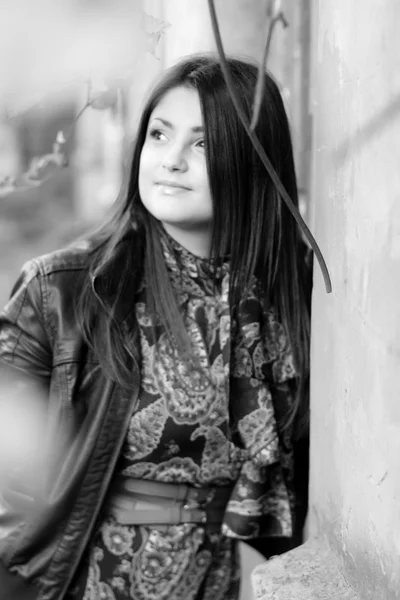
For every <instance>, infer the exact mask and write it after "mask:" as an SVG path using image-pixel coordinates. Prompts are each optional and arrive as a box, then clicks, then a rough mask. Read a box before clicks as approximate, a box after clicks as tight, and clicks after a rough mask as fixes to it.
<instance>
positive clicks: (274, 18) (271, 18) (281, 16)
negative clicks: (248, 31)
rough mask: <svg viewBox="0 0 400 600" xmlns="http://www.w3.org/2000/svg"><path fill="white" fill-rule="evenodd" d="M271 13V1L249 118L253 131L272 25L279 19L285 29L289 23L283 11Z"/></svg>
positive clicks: (255, 125) (259, 103)
mask: <svg viewBox="0 0 400 600" xmlns="http://www.w3.org/2000/svg"><path fill="white" fill-rule="evenodd" d="M272 13H273V11H272V6H271V3H270V4H269V5H268V11H267V17H269V21H268V31H267V41H266V43H265V46H264V52H263V55H262V59H261V63H260V67H259V70H258V78H257V85H256V91H255V93H254V102H253V117H252V119H251V124H250V129H251V131H254V130H255V128H256V127H257V123H258V119H259V116H260V108H261V101H262V95H263V91H264V81H265V71H266V69H267V60H268V56H269V49H270V47H271V40H272V34H273V32H274V27H275V25H276V24H277V23H279V21H281V23H282V25H283V28H284V29H286V27H288V25H289V23H288V22H287V20H286V18H285V15H284V14H283V12H282V11H281V10H280V11H278V12H276V14H275V15H273V14H272Z"/></svg>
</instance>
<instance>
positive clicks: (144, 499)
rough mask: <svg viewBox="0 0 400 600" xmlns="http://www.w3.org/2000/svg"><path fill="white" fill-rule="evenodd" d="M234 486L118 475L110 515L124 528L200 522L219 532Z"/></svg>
mask: <svg viewBox="0 0 400 600" xmlns="http://www.w3.org/2000/svg"><path fill="white" fill-rule="evenodd" d="M231 492H232V486H224V487H201V488H197V487H194V486H189V485H186V484H181V483H179V484H178V483H177V484H175V483H163V482H159V481H147V480H144V479H133V478H130V477H120V476H118V477H117V479H116V481H115V482H114V483H113V485H112V488H111V491H110V496H109V500H108V502H107V507H106V512H107V513H108V514H111V515H112V516H113V517H114V518H115V519H116V520H117V521H118V523H121V524H124V525H150V526H151V525H157V526H158V525H179V524H181V523H199V524H203V525H206V526H207V527H208V528H211V529H213V530H215V529H219V527H220V525H221V523H222V520H223V517H224V513H225V509H226V505H227V503H228V501H229V497H230V495H231Z"/></svg>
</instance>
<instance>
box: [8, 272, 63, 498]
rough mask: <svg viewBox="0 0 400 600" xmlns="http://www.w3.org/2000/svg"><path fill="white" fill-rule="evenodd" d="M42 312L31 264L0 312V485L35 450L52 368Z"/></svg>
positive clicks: (38, 277)
mask: <svg viewBox="0 0 400 600" xmlns="http://www.w3.org/2000/svg"><path fill="white" fill-rule="evenodd" d="M44 310H45V299H44V294H43V289H42V280H41V275H40V273H39V268H38V266H37V265H36V263H35V261H30V262H29V263H27V264H26V265H25V266H24V268H23V269H22V272H21V274H20V276H19V278H18V280H17V281H16V283H15V285H14V287H13V290H12V292H11V297H10V300H9V302H8V303H7V305H6V306H5V308H4V310H3V311H2V312H1V313H0V486H1V484H2V482H3V485H6V486H8V484H9V482H10V480H11V479H12V480H15V479H16V478H17V473H20V472H21V471H22V470H23V471H24V472H25V473H27V472H28V470H29V465H30V464H33V462H34V459H35V453H36V451H37V449H38V448H39V447H40V436H41V435H42V433H43V428H44V423H45V414H46V405H47V398H48V388H49V381H50V376H51V369H52V350H51V346H50V342H49V336H48V333H47V331H46V326H45V318H44ZM18 483H19V484H20V485H21V484H22V483H23V482H22V481H19V482H18Z"/></svg>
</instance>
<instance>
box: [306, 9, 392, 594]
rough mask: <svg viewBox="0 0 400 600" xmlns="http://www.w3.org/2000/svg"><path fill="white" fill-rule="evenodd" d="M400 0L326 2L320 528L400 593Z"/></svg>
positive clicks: (318, 126) (369, 575) (319, 39)
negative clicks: (329, 289) (328, 280)
mask: <svg viewBox="0 0 400 600" xmlns="http://www.w3.org/2000/svg"><path fill="white" fill-rule="evenodd" d="M399 24H400V3H399V2H398V0H353V1H352V2H349V1H348V0H323V1H320V2H318V1H317V0H315V2H314V15H313V33H314V40H313V44H312V56H313V61H314V64H313V89H312V98H311V109H312V114H313V144H314V148H313V167H312V171H313V178H312V179H313V185H312V206H313V219H312V228H313V230H314V231H315V234H316V237H317V239H318V240H319V241H320V242H321V246H322V250H323V252H324V253H325V257H326V259H327V262H328V265H329V267H330V272H331V276H332V281H333V293H332V294H331V295H329V296H328V295H326V294H325V291H324V288H323V284H322V278H321V276H320V273H319V269H318V268H317V269H316V273H315V293H314V301H313V343H312V359H311V360H312V390H311V392H312V444H311V461H312V467H311V505H312V509H311V516H310V528H311V531H312V532H313V533H317V535H319V536H326V538H327V539H328V541H329V543H330V544H331V546H332V547H334V548H335V549H336V550H338V552H339V555H340V556H341V558H342V561H343V564H344V566H345V572H346V574H347V577H348V579H349V581H350V582H351V583H352V584H353V585H354V586H355V588H356V589H357V591H358V592H359V594H360V597H361V598H362V599H363V600H372V599H373V600H392V599H395V598H400V569H399V556H400V510H399V506H400V466H399V463H400V301H399V298H400V168H399V160H400V41H399V32H398V27H399Z"/></svg>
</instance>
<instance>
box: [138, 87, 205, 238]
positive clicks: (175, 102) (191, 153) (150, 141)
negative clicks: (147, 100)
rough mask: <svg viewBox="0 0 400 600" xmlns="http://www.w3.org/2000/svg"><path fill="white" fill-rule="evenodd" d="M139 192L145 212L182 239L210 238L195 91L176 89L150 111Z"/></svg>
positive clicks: (142, 155)
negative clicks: (194, 237)
mask: <svg viewBox="0 0 400 600" xmlns="http://www.w3.org/2000/svg"><path fill="white" fill-rule="evenodd" d="M139 193H140V197H141V200H142V202H143V204H144V206H145V207H146V208H147V210H148V211H149V212H150V213H151V214H152V215H153V216H154V217H155V218H156V219H158V220H159V221H161V222H162V224H163V225H164V228H165V229H166V231H167V232H168V233H170V235H172V237H175V239H177V240H178V241H179V242H181V243H182V241H183V240H184V239H187V238H188V236H189V237H190V236H192V237H193V236H197V237H198V236H200V237H201V236H202V235H204V236H207V237H209V236H210V231H211V227H210V225H211V221H212V201H211V194H210V187H209V183H208V175H207V169H206V158H205V150H204V130H203V120H202V115H201V108H200V100H199V95H198V92H197V91H195V90H193V89H188V88H185V87H177V88H174V89H173V90H170V91H169V92H167V93H166V94H165V96H164V97H163V98H162V99H161V100H160V102H159V103H158V105H157V106H156V107H155V109H154V111H153V113H152V114H151V116H150V120H149V125H148V128H147V134H146V140H145V143H144V145H143V148H142V152H141V156H140V169H139ZM183 243H184V242H183ZM186 245H187V244H186ZM189 249H190V248H189Z"/></svg>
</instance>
